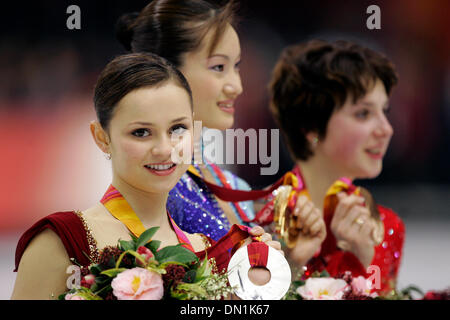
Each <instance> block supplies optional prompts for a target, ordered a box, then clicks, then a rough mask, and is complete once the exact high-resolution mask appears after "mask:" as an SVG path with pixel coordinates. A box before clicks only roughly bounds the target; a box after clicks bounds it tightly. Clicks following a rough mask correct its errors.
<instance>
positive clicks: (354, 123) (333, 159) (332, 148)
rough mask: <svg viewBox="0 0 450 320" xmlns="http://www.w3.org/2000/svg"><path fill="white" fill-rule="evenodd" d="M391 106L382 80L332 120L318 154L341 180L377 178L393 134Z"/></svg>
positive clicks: (348, 103)
mask: <svg viewBox="0 0 450 320" xmlns="http://www.w3.org/2000/svg"><path fill="white" fill-rule="evenodd" d="M388 102H389V101H388V96H387V95H386V90H385V88H384V85H383V83H382V82H381V81H380V80H377V81H376V83H375V86H374V87H373V89H372V90H371V91H369V92H368V93H367V94H366V95H365V96H364V97H363V98H362V99H360V100H359V101H357V102H356V103H353V101H351V99H348V100H347V102H346V103H345V104H344V105H343V107H342V108H341V109H339V110H337V111H335V112H334V113H333V114H332V116H331V117H330V120H329V122H328V126H327V131H326V137H325V138H324V139H323V140H321V141H320V140H319V142H318V144H317V146H316V149H315V154H316V155H320V156H321V157H322V158H323V159H326V161H327V162H326V163H327V165H328V166H330V167H331V169H332V170H333V171H334V172H337V173H338V174H339V176H347V177H349V178H352V179H355V178H361V179H362V178H374V177H376V176H378V175H379V174H380V172H381V170H382V161H383V157H384V155H385V153H386V150H387V148H388V146H389V142H390V140H391V137H392V134H393V129H392V126H391V124H390V123H389V121H388V119H387V118H386V113H387V111H388Z"/></svg>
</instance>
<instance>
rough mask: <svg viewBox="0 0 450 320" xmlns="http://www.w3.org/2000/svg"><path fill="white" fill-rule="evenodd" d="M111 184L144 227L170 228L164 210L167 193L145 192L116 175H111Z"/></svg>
mask: <svg viewBox="0 0 450 320" xmlns="http://www.w3.org/2000/svg"><path fill="white" fill-rule="evenodd" d="M112 185H113V186H114V187H115V188H116V189H117V190H118V191H119V192H120V193H121V194H122V196H123V197H124V198H125V199H126V200H127V202H128V204H129V205H130V206H131V208H133V211H134V212H135V213H136V215H137V216H138V218H139V219H140V220H141V222H142V224H143V225H144V227H145V228H146V229H147V228H150V227H154V226H159V227H160V230H166V228H167V227H169V228H170V222H169V220H168V217H167V211H166V210H167V209H166V203H167V198H168V194H167V193H151V192H145V191H143V190H140V189H137V188H135V187H133V186H131V185H130V184H129V183H127V182H125V181H123V180H122V179H120V178H118V177H113V181H112Z"/></svg>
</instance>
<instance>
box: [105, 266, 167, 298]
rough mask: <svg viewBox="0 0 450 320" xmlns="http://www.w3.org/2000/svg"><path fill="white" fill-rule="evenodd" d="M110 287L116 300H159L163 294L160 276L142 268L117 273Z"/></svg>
mask: <svg viewBox="0 0 450 320" xmlns="http://www.w3.org/2000/svg"><path fill="white" fill-rule="evenodd" d="M111 287H112V288H113V294H114V295H115V296H116V297H117V299H118V300H160V299H161V298H162V297H163V294H164V286H163V281H162V278H161V275H160V274H159V273H156V272H154V271H149V270H147V269H144V268H133V269H128V270H125V271H123V272H121V273H119V274H118V275H117V277H115V278H114V279H113V281H112V282H111Z"/></svg>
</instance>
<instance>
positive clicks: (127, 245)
mask: <svg viewBox="0 0 450 320" xmlns="http://www.w3.org/2000/svg"><path fill="white" fill-rule="evenodd" d="M119 244H120V250H122V251H127V250H136V249H137V248H136V244H135V242H134V241H133V240H130V241H125V240H119Z"/></svg>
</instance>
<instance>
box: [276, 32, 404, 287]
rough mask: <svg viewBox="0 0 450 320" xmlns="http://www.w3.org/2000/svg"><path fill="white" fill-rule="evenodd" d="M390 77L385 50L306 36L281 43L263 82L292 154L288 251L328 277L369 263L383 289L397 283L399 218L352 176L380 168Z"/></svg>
mask: <svg viewBox="0 0 450 320" xmlns="http://www.w3.org/2000/svg"><path fill="white" fill-rule="evenodd" d="M396 83H397V75H396V72H395V68H394V66H393V65H392V63H391V62H390V61H389V60H388V59H387V58H386V57H384V56H383V55H382V54H380V53H378V52H375V51H373V50H370V49H369V48H364V47H362V46H360V45H357V44H354V43H351V42H348V41H337V42H335V43H328V42H325V41H319V40H312V41H309V42H305V43H300V44H297V45H292V46H290V47H287V48H286V49H285V50H284V51H283V52H282V54H281V56H280V58H279V60H278V62H277V64H276V66H275V68H274V71H273V75H272V81H271V83H270V86H269V88H270V93H271V111H272V113H273V115H274V117H275V119H276V120H277V122H278V124H279V126H280V127H281V129H282V131H283V133H284V135H285V138H286V140H287V142H288V146H289V148H290V150H291V153H292V156H293V158H294V160H295V162H296V166H295V168H294V169H293V170H292V172H291V173H292V176H291V177H293V178H292V179H293V180H294V181H295V182H296V183H295V186H294V188H296V190H297V192H298V195H299V196H298V201H296V204H295V205H292V206H291V207H290V208H289V209H288V212H289V213H292V217H293V218H292V221H293V223H292V224H290V233H291V234H293V235H295V236H296V238H295V239H293V240H292V246H291V248H290V250H289V256H290V258H291V259H292V261H293V263H295V264H297V265H299V266H306V267H307V268H308V269H309V270H308V273H310V272H313V271H322V270H324V269H326V270H327V271H328V272H329V273H330V275H331V276H337V275H338V274H340V273H344V272H345V271H351V272H353V274H354V275H355V276H358V275H364V276H367V273H368V272H369V271H367V272H366V270H372V269H371V268H372V267H375V269H376V270H378V271H379V272H378V274H377V276H379V277H381V282H379V285H378V287H377V288H376V289H377V290H378V292H382V293H384V294H387V293H389V291H390V290H391V289H393V288H395V280H396V277H397V272H398V268H399V265H400V259H401V254H402V248H403V241H404V233H405V229H404V225H403V222H402V221H401V219H400V218H399V217H398V216H397V215H396V214H395V213H394V212H393V211H392V210H390V209H388V208H385V207H383V206H380V205H376V204H375V202H374V200H373V198H372V196H371V194H370V193H369V192H368V191H367V190H365V189H362V188H357V187H356V186H355V185H353V183H352V181H353V180H354V179H368V178H375V177H377V176H378V175H379V174H380V173H381V170H382V160H383V157H384V155H385V153H386V150H387V148H388V145H389V142H390V140H391V137H392V135H393V129H392V126H391V125H390V123H389V120H388V119H387V116H386V114H387V111H388V105H389V103H388V101H389V96H390V93H391V89H392V88H393V87H394V85H395V84H396ZM340 191H341V192H340ZM294 203H295V201H294ZM369 267H370V268H369ZM366 268H367V269H366Z"/></svg>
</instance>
